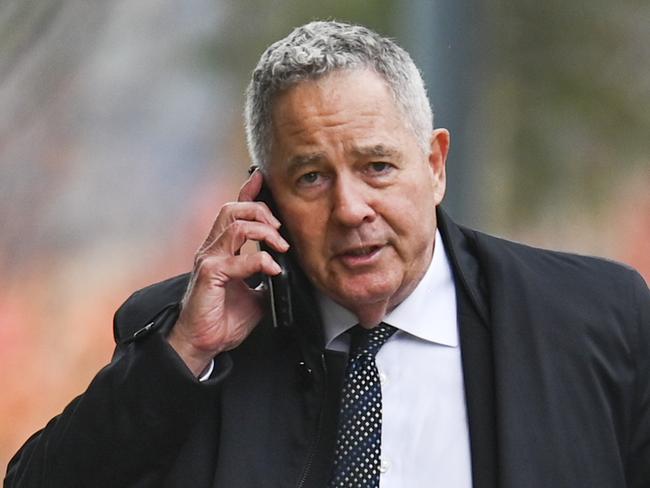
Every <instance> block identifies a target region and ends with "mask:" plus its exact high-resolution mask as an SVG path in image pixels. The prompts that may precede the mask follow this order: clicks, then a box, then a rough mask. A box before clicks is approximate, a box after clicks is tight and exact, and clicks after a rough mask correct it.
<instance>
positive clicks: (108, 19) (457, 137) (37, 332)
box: [0, 0, 650, 472]
mask: <svg viewBox="0 0 650 488" xmlns="http://www.w3.org/2000/svg"><path fill="white" fill-rule="evenodd" d="M316 18H336V19H340V20H347V21H352V22H358V23H363V24H365V25H367V26H369V27H371V28H374V29H375V30H377V31H379V32H380V33H383V34H386V35H389V36H391V37H394V38H395V39H396V40H397V41H398V43H399V44H401V45H402V46H403V47H405V48H406V49H407V50H409V51H410V52H411V54H412V55H413V57H414V59H415V61H416V63H417V64H418V65H419V66H420V67H421V69H422V71H423V73H424V75H425V79H426V80H427V84H428V89H429V93H430V97H431V100H432V103H433V105H434V111H435V113H436V121H435V122H436V126H443V127H447V128H449V129H450V130H451V133H452V151H451V156H450V158H449V161H448V172H449V178H450V182H449V184H448V193H447V197H446V200H445V205H446V207H447V209H448V211H449V212H450V213H451V214H452V215H453V216H454V217H455V218H456V219H457V220H459V221H460V222H463V223H466V224H468V225H472V226H475V227H478V228H479V229H482V230H485V231H488V232H491V233H496V234H499V235H502V236H505V237H508V238H511V239H516V240H521V241H525V242H528V243H531V244H535V245H540V246H544V247H552V248H556V249H562V250H571V251H575V252H580V253H587V254H599V255H603V256H606V257H609V258H612V259H616V260H620V261H624V262H627V263H629V264H632V265H634V266H635V267H637V268H638V269H639V270H640V271H641V272H642V273H643V274H644V276H645V277H646V280H647V279H648V278H649V277H650V249H649V246H648V241H649V240H650V191H649V188H650V136H649V134H650V68H649V66H650V3H648V2H647V0H626V1H621V2H611V1H606V0H589V1H587V0H584V1H582V0H581V1H573V2H565V1H559V0H548V1H546V2H533V1H528V0H520V1H518V2H505V1H501V0H493V1H488V2H479V1H477V0H467V1H464V2H459V1H456V0H439V1H431V2H424V1H420V2H418V1H412V2H397V1H388V0H384V1H375V2H372V1H358V0H347V1H335V2H319V3H318V4H316V3H311V2H301V1H298V0H293V1H289V0H285V1H280V0H278V1H261V0H250V1H240V2H234V1H232V2H225V1H219V0H183V1H179V0H157V1H153V0H136V1H133V0H106V1H102V2H87V1H85V0H49V1H47V2H43V1H36V0H4V1H3V2H2V3H1V4H0V279H1V280H2V287H1V288H0V371H2V375H1V376H0V419H2V420H1V421H0V470H2V471H3V472H4V468H5V465H6V463H7V462H8V460H9V457H10V456H11V454H12V453H13V452H14V451H15V450H16V449H17V448H18V447H19V445H20V444H21V443H22V442H23V441H24V440H25V439H26V437H27V436H28V435H29V433H31V432H33V431H34V430H35V429H37V428H40V427H41V426H42V425H44V423H45V422H46V421H47V419H49V418H50V417H52V416H53V415H55V414H56V413H57V412H58V411H60V410H61V409H62V408H63V407H64V406H65V404H66V403H67V401H69V400H70V399H71V398H72V397H73V396H74V395H76V394H78V393H80V392H81V391H83V389H84V388H85V386H86V385H87V383H88V381H89V380H90V379H91V378H92V376H93V375H94V374H95V372H96V371H97V370H98V369H99V368H100V367H101V366H102V365H103V364H105V363H106V362H107V361H108V360H109V358H110V353H111V350H112V337H111V317H112V313H113V310H114V309H115V307H117V306H118V305H119V303H121V301H123V300H124V299H125V298H126V297H127V296H128V294H129V293H130V292H131V291H133V290H134V289H136V288H138V287H141V286H144V285H146V284H147V283H150V282H152V281H155V280H159V279H162V278H164V277H166V276H170V275H172V274H176V273H181V272H184V271H186V270H188V269H189V267H190V266H191V263H192V255H193V252H194V250H195V248H196V247H197V246H198V245H199V244H200V242H201V240H202V239H203V235H204V233H206V232H207V230H208V229H209V226H210V224H211V222H212V218H213V217H214V215H215V214H216V212H217V210H218V208H219V206H220V205H221V204H222V203H223V202H225V201H227V200H228V199H231V198H233V196H234V195H236V192H237V189H238V187H239V185H240V184H241V182H242V181H243V179H244V178H245V175H246V168H247V166H248V156H247V154H246V149H245V143H244V136H243V129H242V117H241V112H242V104H243V90H244V88H245V85H246V83H247V79H248V76H249V73H250V71H251V70H252V68H253V67H254V65H255V63H256V61H257V58H258V57H259V55H260V54H261V52H262V51H263V49H264V48H265V47H266V46H267V45H268V44H269V43H270V42H272V41H274V40H277V39H278V38H280V37H282V36H284V35H286V34H287V33H288V32H289V30H290V29H291V28H292V27H294V26H297V25H300V24H302V23H305V22H307V21H309V20H312V19H316Z"/></svg>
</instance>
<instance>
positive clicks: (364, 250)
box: [341, 246, 380, 256]
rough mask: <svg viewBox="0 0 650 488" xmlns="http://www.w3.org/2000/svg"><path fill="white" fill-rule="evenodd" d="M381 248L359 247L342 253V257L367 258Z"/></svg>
mask: <svg viewBox="0 0 650 488" xmlns="http://www.w3.org/2000/svg"><path fill="white" fill-rule="evenodd" d="M379 247H380V246H363V247H357V248H354V249H348V250H347V251H344V252H342V253H341V254H342V255H347V256H367V255H368V254H372V253H373V252H375V251H376V250H377V249H379Z"/></svg>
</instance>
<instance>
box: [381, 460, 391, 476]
mask: <svg viewBox="0 0 650 488" xmlns="http://www.w3.org/2000/svg"><path fill="white" fill-rule="evenodd" d="M389 468H390V461H389V460H388V459H386V458H383V459H382V460H381V463H380V464H379V472H380V473H385V472H386V471H388V469H389Z"/></svg>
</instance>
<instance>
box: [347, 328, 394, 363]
mask: <svg viewBox="0 0 650 488" xmlns="http://www.w3.org/2000/svg"><path fill="white" fill-rule="evenodd" d="M396 331H397V329H396V328H395V327H393V326H392V325H388V324H385V323H383V322H382V323H381V324H379V325H378V326H376V327H373V328H372V329H366V328H364V327H361V326H360V325H355V326H354V328H353V329H352V343H351V345H350V354H351V355H353V356H360V355H362V354H368V355H369V356H372V357H375V355H376V354H377V352H378V351H379V349H380V348H381V346H383V345H384V343H385V342H386V341H387V340H388V339H389V338H390V336H392V335H393V334H394V333H395V332H396Z"/></svg>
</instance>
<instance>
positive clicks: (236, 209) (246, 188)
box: [168, 171, 289, 376]
mask: <svg viewBox="0 0 650 488" xmlns="http://www.w3.org/2000/svg"><path fill="white" fill-rule="evenodd" d="M262 181H263V178H262V174H261V173H260V171H255V172H254V173H253V174H252V175H251V176H250V178H249V179H248V180H247V181H246V183H244V185H243V186H242V188H241V190H240V191H239V197H238V198H237V202H229V203H226V204H225V205H224V206H223V207H221V210H220V211H219V214H218V215H217V218H216V220H215V222H214V224H213V225H212V229H211V230H210V233H209V234H208V237H207V238H206V239H205V241H204V242H203V244H202V245H201V247H200V248H199V250H198V251H197V253H196V255H195V257H194V270H193V271H192V276H191V278H190V283H189V285H188V288H187V291H186V292H185V296H184V298H183V301H182V308H181V313H180V315H179V317H178V321H177V322H176V324H175V325H174V327H173V328H172V330H171V332H170V334H169V336H168V341H169V343H170V345H171V346H172V347H173V348H174V349H175V350H176V352H177V353H178V354H179V355H180V356H181V358H182V359H183V361H185V364H186V365H187V366H188V367H189V368H190V370H191V371H192V372H193V373H194V374H195V375H196V376H199V375H200V373H201V372H202V371H203V370H204V369H205V368H206V367H207V365H208V364H209V363H210V361H211V360H212V358H214V357H215V356H216V355H217V354H219V353H220V352H222V351H227V350H230V349H233V348H235V347H237V346H238V345H239V344H240V343H241V342H242V341H243V340H244V339H245V338H246V337H247V336H248V335H249V334H250V333H251V331H252V330H253V328H254V327H255V325H256V324H257V323H258V322H259V321H260V319H261V318H262V314H263V312H264V296H265V293H266V291H265V290H254V289H251V288H250V287H248V285H247V284H246V283H245V282H244V279H246V278H248V277H250V276H251V275H253V274H255V273H265V274H267V275H271V276H273V275H277V274H279V273H280V272H281V269H280V266H279V265H278V264H277V263H276V262H275V261H274V260H273V258H271V256H270V255H269V254H268V253H266V252H264V251H258V252H255V253H253V254H247V255H242V254H240V250H241V248H242V246H243V245H244V243H246V242H247V241H248V240H254V241H262V240H263V241H265V242H266V243H267V244H268V245H269V246H271V247H272V248H273V249H276V250H277V251H280V252H286V251H287V250H288V249H289V244H288V243H287V242H286V241H285V240H284V239H283V238H282V236H281V235H280V233H279V232H278V229H279V227H280V221H279V220H278V219H276V218H275V216H274V215H273V214H272V213H271V211H270V210H269V208H268V207H267V206H266V204H264V203H263V202H255V201H253V199H254V198H255V197H256V196H257V194H258V193H259V191H260V189H261V188H262Z"/></svg>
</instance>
